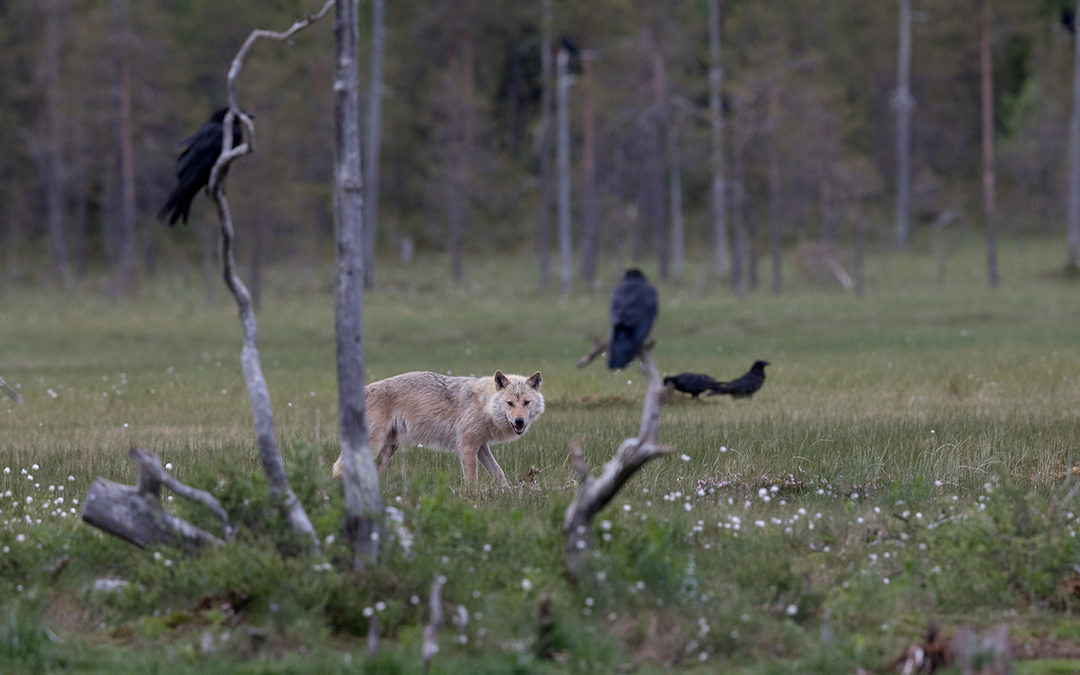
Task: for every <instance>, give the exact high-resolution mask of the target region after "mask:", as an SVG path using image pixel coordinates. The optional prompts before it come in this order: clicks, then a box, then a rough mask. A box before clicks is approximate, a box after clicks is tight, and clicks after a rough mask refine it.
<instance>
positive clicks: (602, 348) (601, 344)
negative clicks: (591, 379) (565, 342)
mask: <svg viewBox="0 0 1080 675" xmlns="http://www.w3.org/2000/svg"><path fill="white" fill-rule="evenodd" d="M594 342H595V344H594V345H593V348H592V351H590V352H589V353H588V354H586V355H585V356H582V357H581V358H580V359H578V360H577V367H578V368H584V367H585V366H587V365H589V364H590V363H592V362H593V361H595V360H596V357H597V356H600V355H601V354H603V353H604V352H606V351H607V348H608V343H607V342H605V341H604V340H601V339H600V338H596V339H595V340H594Z"/></svg>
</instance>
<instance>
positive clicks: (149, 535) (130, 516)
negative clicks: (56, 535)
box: [82, 448, 234, 552]
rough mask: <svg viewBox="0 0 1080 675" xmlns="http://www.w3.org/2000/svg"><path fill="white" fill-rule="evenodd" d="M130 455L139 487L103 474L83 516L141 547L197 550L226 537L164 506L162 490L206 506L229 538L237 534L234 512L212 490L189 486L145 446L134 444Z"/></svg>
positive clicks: (96, 482)
mask: <svg viewBox="0 0 1080 675" xmlns="http://www.w3.org/2000/svg"><path fill="white" fill-rule="evenodd" d="M128 456H129V457H131V460H132V461H133V462H135V465H136V466H137V467H138V468H139V476H138V481H137V483H136V484H135V485H134V486H131V485H120V484H119V483H114V482H112V481H111V480H107V479H105V478H98V479H97V480H95V481H94V484H93V485H91V486H90V492H89V494H87V495H86V499H85V500H84V501H83V507H82V519H83V520H84V521H86V522H87V523H89V524H91V525H93V526H94V527H96V528H98V529H100V530H104V531H105V532H108V533H109V534H111V535H113V536H115V537H119V538H120V539H123V540H124V541H126V542H128V543H131V544H134V545H136V546H138V547H140V548H146V547H147V546H153V545H154V544H168V545H171V546H182V547H183V548H185V549H187V550H188V551H189V552H195V551H197V550H198V549H200V548H202V547H203V546H205V545H207V544H222V543H224V542H223V541H222V539H219V538H218V537H216V536H215V535H213V534H211V533H209V532H207V531H206V530H203V529H200V528H198V527H195V526H194V525H192V524H191V523H189V522H187V521H186V520H184V519H182V518H178V517H177V516H174V515H172V514H171V513H169V512H168V511H166V510H165V508H164V507H163V506H162V505H161V488H162V486H164V487H167V488H169V489H170V490H172V491H173V492H175V493H176V494H178V495H180V496H181V497H184V498H185V499H191V500H193V501H197V502H199V503H200V504H203V505H204V506H206V507H207V508H208V509H210V510H211V511H212V512H213V513H214V515H215V516H217V518H218V520H220V521H221V526H222V530H223V536H224V539H225V541H231V540H232V539H233V536H234V531H233V528H232V525H230V524H229V516H228V515H227V514H226V513H225V509H223V508H221V504H220V503H218V500H216V499H214V497H213V495H211V494H210V493H209V492H205V491H203V490H199V489H197V488H193V487H189V486H187V485H184V484H183V483H181V482H180V481H178V480H177V479H176V478H173V477H172V476H170V475H169V474H168V472H166V471H165V467H163V466H161V460H160V459H158V456H157V455H155V454H154V453H153V452H151V451H149V450H147V449H146V448H132V449H131V450H130V451H129V452H128Z"/></svg>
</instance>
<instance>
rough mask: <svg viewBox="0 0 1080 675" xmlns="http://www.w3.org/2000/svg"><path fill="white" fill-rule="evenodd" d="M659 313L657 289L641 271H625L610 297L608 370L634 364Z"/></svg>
mask: <svg viewBox="0 0 1080 675" xmlns="http://www.w3.org/2000/svg"><path fill="white" fill-rule="evenodd" d="M656 311H657V296H656V289H655V288H653V285H652V284H650V283H649V280H648V279H646V278H645V275H644V274H642V273H641V271H640V270H636V269H629V270H626V272H625V273H624V274H623V282H622V283H621V284H619V285H618V286H617V287H616V288H615V291H614V292H613V293H612V294H611V337H610V339H609V340H608V368H611V369H612V370H615V369H617V368H624V367H625V366H626V365H627V364H629V363H630V362H631V361H633V360H634V357H635V356H637V354H638V352H640V351H641V348H642V346H644V344H645V339H646V338H648V337H649V331H650V330H652V325H653V321H654V320H655V319H656Z"/></svg>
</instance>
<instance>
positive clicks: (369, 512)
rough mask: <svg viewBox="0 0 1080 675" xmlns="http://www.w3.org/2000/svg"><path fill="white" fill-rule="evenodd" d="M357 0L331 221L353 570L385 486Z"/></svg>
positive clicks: (340, 15)
mask: <svg viewBox="0 0 1080 675" xmlns="http://www.w3.org/2000/svg"><path fill="white" fill-rule="evenodd" d="M358 17H359V0H337V3H336V5H335V12H334V51H335V54H334V56H335V58H334V62H335V64H336V71H335V74H334V130H335V139H334V141H335V142H334V222H335V229H336V233H337V234H336V238H337V273H336V278H335V283H334V325H335V335H336V341H337V378H338V422H339V429H340V433H341V457H342V474H343V482H344V487H345V534H346V537H347V538H348V540H349V542H350V543H351V544H352V550H353V560H352V567H353V569H354V570H358V571H359V570H361V569H363V568H364V567H365V566H367V565H369V564H370V565H374V564H375V563H376V562H377V560H378V554H379V536H378V534H379V531H380V529H381V528H382V513H383V503H382V493H381V492H380V490H379V474H378V472H377V471H376V469H375V461H374V459H373V458H372V457H371V444H370V441H369V439H368V428H367V420H366V418H365V400H364V380H365V376H364V337H363V304H364V285H363V281H364V270H363V262H364V259H365V256H364V228H363V215H364V214H363V192H362V190H361V188H362V184H363V181H362V176H361V165H360V96H359V91H358V86H359V85H358V84H357V70H358V67H357V55H358V35H357V33H358V31H359V24H358Z"/></svg>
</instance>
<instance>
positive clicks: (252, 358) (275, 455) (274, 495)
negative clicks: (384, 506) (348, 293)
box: [206, 0, 333, 551]
mask: <svg viewBox="0 0 1080 675" xmlns="http://www.w3.org/2000/svg"><path fill="white" fill-rule="evenodd" d="M332 5H333V0H329V1H328V2H326V4H324V5H323V7H322V9H321V10H319V12H318V13H316V14H312V15H309V16H308V17H306V18H305V19H303V20H301V21H297V22H296V23H294V24H293V25H292V26H291V27H290V28H289V29H288V30H286V31H284V32H280V33H279V32H274V31H267V30H254V31H252V32H251V35H250V36H248V39H247V40H246V41H245V42H244V44H243V46H242V47H241V48H240V51H239V52H237V54H236V56H235V57H234V58H233V61H232V65H231V66H230V67H229V75H228V78H227V85H228V95H229V111H228V112H227V113H226V114H225V119H224V120H223V121H222V124H223V127H222V143H221V154H220V155H219V156H218V160H217V162H216V163H215V164H214V168H213V169H211V171H210V180H209V182H208V183H207V186H206V189H207V191H208V192H209V193H210V194H211V196H212V197H213V198H214V202H215V203H216V204H217V210H218V217H219V219H220V221H221V259H222V265H223V268H224V269H223V272H224V277H225V285H226V286H227V287H228V288H229V291H230V292H231V293H232V295H233V298H235V299H236V306H237V310H238V312H239V314H240V325H241V328H242V329H243V336H244V344H243V347H242V349H241V351H240V361H241V365H242V367H243V371H244V381H245V382H246V384H247V390H248V398H249V399H250V401H251V412H252V417H253V418H254V423H255V444H256V447H257V448H258V451H259V460H260V461H261V462H262V467H263V472H264V473H265V474H266V481H267V483H268V485H269V488H270V498H271V499H272V500H273V501H274V503H275V504H277V505H278V506H279V507H280V508H281V510H282V512H283V513H284V515H285V518H286V520H288V521H289V524H290V525H291V526H292V529H293V530H294V531H296V532H297V533H299V534H301V535H305V536H306V537H307V538H308V539H309V540H310V541H311V547H312V548H313V549H314V550H316V551H318V550H319V549H320V546H319V538H318V536H317V535H316V534H315V528H314V527H313V526H312V525H311V520H310V519H309V518H308V516H307V513H306V512H305V511H304V506H303V504H301V503H300V500H299V499H298V498H297V497H296V494H295V493H294V492H293V491H292V487H291V486H290V485H289V478H288V476H287V475H286V474H285V462H284V460H282V458H281V453H280V452H279V450H278V444H277V437H276V435H275V433H274V413H273V410H272V409H271V407H270V392H269V390H268V388H267V386H266V378H265V377H263V372H262V362H261V361H260V359H259V350H258V348H257V347H256V332H257V329H256V324H255V311H254V309H253V305H252V299H251V293H250V292H249V291H248V289H247V287H246V286H245V285H244V283H243V282H242V281H241V280H240V277H239V276H238V275H237V273H236V255H235V252H234V250H233V249H234V244H233V239H234V229H233V223H232V215H231V214H230V212H229V202H228V199H226V197H225V175H226V173H227V170H228V167H229V164H231V163H232V162H233V160H235V159H237V158H239V157H242V156H244V155H247V154H249V153H252V152H254V151H255V124H254V122H252V120H251V117H250V116H248V115H247V114H245V113H243V112H241V111H240V105H239V100H238V95H237V87H236V78H237V77H238V76H239V75H240V69H241V68H242V67H243V64H244V59H245V57H246V56H247V53H248V51H249V50H250V49H251V47H252V46H253V45H254V44H255V41H256V40H257V39H259V38H269V39H273V40H279V41H282V40H288V39H289V38H290V37H292V35H293V34H295V33H296V32H298V31H300V30H303V29H304V28H306V27H308V26H310V25H311V24H312V23H314V22H316V21H318V20H319V19H321V18H322V17H323V16H325V15H326V13H327V12H328V11H329V9H330V7H331V6H332ZM237 118H239V119H240V121H241V122H242V123H243V125H244V128H245V129H246V130H247V134H246V136H247V138H246V140H245V142H244V143H241V144H240V145H237V146H236V147H233V144H232V140H233V139H232V134H233V129H232V124H233V120H234V119H237Z"/></svg>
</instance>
